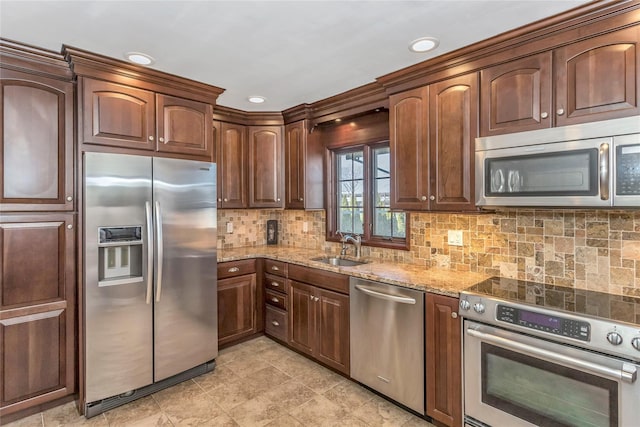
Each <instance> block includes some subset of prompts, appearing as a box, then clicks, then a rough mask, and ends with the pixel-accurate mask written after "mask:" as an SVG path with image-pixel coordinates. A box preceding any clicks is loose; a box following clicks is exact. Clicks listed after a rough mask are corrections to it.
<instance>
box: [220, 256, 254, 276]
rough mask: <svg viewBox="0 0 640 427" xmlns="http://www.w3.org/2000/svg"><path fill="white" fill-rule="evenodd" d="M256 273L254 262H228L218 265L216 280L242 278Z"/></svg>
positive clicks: (252, 260)
mask: <svg viewBox="0 0 640 427" xmlns="http://www.w3.org/2000/svg"><path fill="white" fill-rule="evenodd" d="M255 272H256V260H255V259H244V260H241V261H229V262H223V263H220V264H218V279H224V278H226V277H234V276H242V275H244V274H251V273H255Z"/></svg>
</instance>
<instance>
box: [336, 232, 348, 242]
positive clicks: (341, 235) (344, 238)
mask: <svg viewBox="0 0 640 427" xmlns="http://www.w3.org/2000/svg"><path fill="white" fill-rule="evenodd" d="M336 233H337V234H339V235H340V241H341V242H346V241H347V240H346V239H347V238H346V237H345V235H344V233H343V232H342V231H340V230H338V231H336Z"/></svg>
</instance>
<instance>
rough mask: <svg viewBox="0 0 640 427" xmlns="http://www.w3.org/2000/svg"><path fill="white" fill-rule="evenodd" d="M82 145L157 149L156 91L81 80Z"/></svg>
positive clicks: (85, 79) (100, 81)
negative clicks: (154, 92)
mask: <svg viewBox="0 0 640 427" xmlns="http://www.w3.org/2000/svg"><path fill="white" fill-rule="evenodd" d="M81 85H82V108H83V112H82V120H83V125H82V129H83V130H82V137H83V140H82V142H84V143H87V144H100V145H108V146H112V147H122V148H137V149H142V150H154V149H155V147H156V143H155V101H154V94H153V92H150V91H147V90H141V89H136V88H133V87H130V86H124V85H120V84H116V83H111V82H106V81H102V80H93V79H88V78H81Z"/></svg>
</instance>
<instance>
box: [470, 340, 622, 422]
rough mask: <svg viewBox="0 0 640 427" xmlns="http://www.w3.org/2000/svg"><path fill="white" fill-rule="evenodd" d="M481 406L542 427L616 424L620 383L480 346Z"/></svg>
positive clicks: (495, 348)
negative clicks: (498, 410)
mask: <svg viewBox="0 0 640 427" xmlns="http://www.w3.org/2000/svg"><path fill="white" fill-rule="evenodd" d="M482 401H483V402H484V403H486V404H488V405H491V406H493V407H494V408H497V409H500V410H502V411H504V412H507V413H509V414H511V415H514V416H516V417H518V418H522V419H523V420H526V421H529V422H530V423H533V424H535V425H539V426H576V427H577V426H580V427H586V426H594V427H595V426H598V427H616V426H617V425H618V384H617V383H616V382H615V381H612V380H609V379H605V378H601V377H598V376H595V375H591V374H589V373H585V372H581V371H578V370H575V369H571V368H566V367H564V366H561V365H556V364H554V363H550V362H547V361H544V360H541V359H537V358H533V357H530V356H525V355H523V354H520V353H516V352H513V351H509V350H505V349H503V348H501V347H496V346H493V345H491V344H487V343H482Z"/></svg>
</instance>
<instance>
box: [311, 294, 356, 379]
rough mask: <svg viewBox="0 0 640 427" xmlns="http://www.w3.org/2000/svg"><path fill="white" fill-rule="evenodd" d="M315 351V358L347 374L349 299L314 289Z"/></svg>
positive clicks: (345, 296)
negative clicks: (315, 317) (315, 314)
mask: <svg viewBox="0 0 640 427" xmlns="http://www.w3.org/2000/svg"><path fill="white" fill-rule="evenodd" d="M314 304H315V305H316V307H315V309H316V310H317V326H316V328H317V338H316V346H317V351H316V353H315V357H316V358H317V359H318V360H319V361H321V362H323V363H325V364H326V365H329V366H331V367H333V368H335V369H337V370H339V371H341V372H343V373H345V374H349V354H350V353H349V297H348V296H347V295H342V294H338V293H336V292H331V291H327V290H324V289H320V288H316V290H315V297H314Z"/></svg>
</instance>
